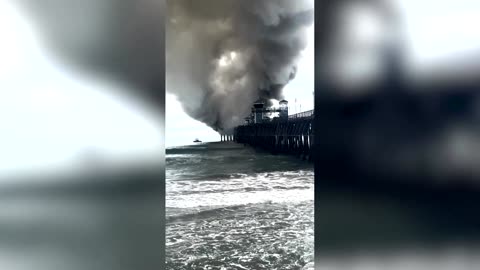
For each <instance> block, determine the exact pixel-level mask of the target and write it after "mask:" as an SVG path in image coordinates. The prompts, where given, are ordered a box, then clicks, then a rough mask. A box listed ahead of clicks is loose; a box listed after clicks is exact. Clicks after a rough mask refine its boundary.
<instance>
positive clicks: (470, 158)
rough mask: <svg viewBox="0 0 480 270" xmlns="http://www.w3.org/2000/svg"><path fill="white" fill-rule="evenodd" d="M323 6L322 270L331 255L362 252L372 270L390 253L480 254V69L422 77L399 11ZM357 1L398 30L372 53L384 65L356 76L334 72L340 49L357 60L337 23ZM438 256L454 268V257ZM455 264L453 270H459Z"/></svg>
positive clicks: (319, 61) (319, 122)
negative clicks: (412, 61)
mask: <svg viewBox="0 0 480 270" xmlns="http://www.w3.org/2000/svg"><path fill="white" fill-rule="evenodd" d="M319 2H321V3H318V4H316V10H317V12H318V13H317V14H316V18H317V22H316V27H315V29H316V31H317V32H316V69H317V75H316V93H315V97H316V99H315V179H316V182H315V185H316V187H315V188H316V214H315V216H316V230H315V234H316V241H315V242H316V243H315V244H316V258H317V259H316V262H317V267H319V268H318V269H320V267H321V265H320V264H321V263H322V259H328V258H330V259H331V258H336V259H337V260H342V259H347V258H354V255H353V254H357V255H360V258H362V256H364V257H363V258H364V259H365V260H367V261H369V262H370V263H371V264H366V265H369V266H366V267H374V266H378V265H381V262H385V261H382V260H381V258H382V257H383V256H386V254H390V255H391V254H393V255H394V256H393V257H391V260H396V259H398V258H399V257H401V256H402V254H403V253H404V252H405V251H407V253H408V252H413V253H415V252H416V251H417V250H424V251H425V250H426V251H428V252H431V254H433V255H432V256H433V257H435V256H437V257H438V254H441V252H440V251H441V250H443V249H448V248H449V247H455V248H456V247H460V248H464V249H466V250H470V251H471V250H475V251H473V252H474V253H473V254H477V255H478V252H476V250H477V249H475V247H476V246H477V244H478V241H479V240H480V229H479V228H480V218H479V217H478V215H476V214H475V212H476V209H480V208H479V207H480V199H479V198H480V197H479V196H478V195H479V194H480V193H479V191H480V190H479V186H478V183H479V182H478V180H480V170H479V169H478V168H480V166H479V165H480V156H479V154H478V153H479V150H480V129H479V120H480V119H479V117H478V116H479V114H478V112H479V111H478V109H479V103H478V101H479V97H480V96H479V91H478V90H479V86H480V80H478V79H476V78H478V75H479V74H480V70H478V69H477V70H467V71H468V72H467V73H468V74H465V73H463V74H462V73H456V74H454V72H450V74H449V76H442V75H440V77H437V76H436V75H438V74H435V71H433V72H430V73H428V72H427V73H426V74H427V75H428V76H426V75H425V76H423V77H421V78H419V77H418V76H413V75H416V74H414V73H415V71H412V70H409V69H410V68H411V66H408V65H407V64H406V62H408V61H407V56H406V54H405V53H404V51H403V45H402V43H401V41H402V38H401V35H400V34H399V33H400V32H401V31H399V32H396V30H398V29H401V27H402V22H401V18H399V17H395V15H394V14H396V13H395V6H394V5H393V1H381V0H375V1H368V0H366V1H363V0H359V1H356V0H352V1H349V0H345V1H319ZM354 5H363V6H364V7H368V8H370V9H374V10H376V11H377V12H379V14H383V15H381V16H380V17H382V18H383V19H385V20H386V21H384V23H385V24H387V25H390V26H391V27H390V28H387V29H389V30H388V38H387V39H386V40H385V41H381V42H379V43H378V44H376V47H375V46H373V47H370V48H368V49H369V50H370V51H369V52H368V54H369V57H374V58H375V59H376V60H378V59H380V61H379V62H376V63H379V67H380V68H378V69H377V71H376V72H374V73H372V74H373V75H372V74H369V76H370V77H368V76H363V77H362V76H360V78H356V80H355V79H352V78H351V77H348V76H347V75H345V74H346V73H345V71H344V70H339V71H335V70H333V68H334V67H335V65H334V64H331V63H332V62H335V61H339V60H336V59H335V57H332V52H335V54H334V55H337V54H340V55H342V54H346V55H347V56H348V54H347V52H348V51H342V50H341V49H339V48H341V47H342V46H340V45H339V44H338V43H336V42H337V40H338V39H340V40H342V39H346V37H341V38H338V36H339V35H341V33H340V32H341V30H339V29H342V27H341V26H339V25H338V17H339V16H342V14H344V9H345V8H346V7H350V6H354ZM432 8H434V7H432ZM426 16H427V15H426ZM451 23H454V22H451ZM396 27H398V28H396ZM397 33H398V35H397ZM395 35H396V36H395ZM355 45H356V46H357V47H361V45H362V44H355ZM432 46H434V44H432ZM338 50H340V52H338ZM365 53H366V54H367V52H365ZM332 58H333V60H332ZM348 59H350V63H351V64H352V65H354V64H355V58H348V57H347V61H346V65H348V63H349V62H348ZM458 63H459V62H458V61H456V62H455V64H458ZM460 64H461V63H460ZM332 74H336V75H332ZM338 74H340V75H338ZM412 74H413V75H412ZM472 74H476V75H477V76H472ZM366 77H368V78H366ZM428 252H427V253H428ZM367 254H368V256H367ZM418 254H423V253H421V252H420V253H418ZM447 254H449V253H448V252H447ZM462 254H463V253H462ZM396 255H398V256H397V257H395V256H396ZM419 256H423V255H419ZM425 256H426V255H425ZM474 257H475V255H474ZM321 258H322V259H321ZM407 258H408V256H407ZM436 259H443V260H444V262H446V263H447V262H450V261H449V257H448V256H447V257H444V258H436ZM360 260H361V259H360ZM408 261H409V260H408V259H406V260H405V262H404V263H405V264H407V263H408ZM353 265H355V264H352V266H351V267H353ZM453 265H455V264H452V267H450V268H448V267H449V266H446V267H447V268H445V269H456V268H455V267H454V266H453ZM383 266H384V267H387V266H385V264H383ZM430 266H431V264H430ZM404 267H406V266H404ZM427 267H428V264H427ZM341 269H346V268H341ZM368 269H369V268H368ZM387 269H390V268H388V267H387ZM411 269H413V268H411Z"/></svg>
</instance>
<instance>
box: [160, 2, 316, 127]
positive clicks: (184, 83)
mask: <svg viewBox="0 0 480 270" xmlns="http://www.w3.org/2000/svg"><path fill="white" fill-rule="evenodd" d="M167 14H168V15H167V16H168V17H167V30H166V61H167V62H166V63H167V91H169V92H171V93H172V94H174V95H175V96H176V97H177V98H178V100H179V101H180V102H181V104H182V106H183V109H184V110H185V112H186V113H187V114H188V115H189V116H191V117H193V118H195V119H197V120H199V121H202V122H204V123H206V124H207V125H209V126H210V127H212V128H213V129H215V130H217V131H221V132H228V131H229V129H231V128H233V127H234V126H235V125H238V124H240V123H242V122H243V118H244V117H246V116H247V115H248V113H249V111H250V106H251V105H252V104H253V102H255V101H256V100H257V99H262V100H264V101H265V102H267V103H268V102H269V101H270V100H271V99H276V100H280V99H282V89H283V87H284V86H285V85H286V84H287V83H288V82H289V81H290V80H292V79H293V78H294V77H295V74H296V72H297V68H296V62H297V59H298V57H299V55H300V52H301V51H302V50H303V49H304V48H305V47H306V41H307V39H306V30H307V27H308V26H310V25H311V24H313V19H314V16H313V15H314V14H313V1H308V0H302V1H288V0H275V1H270V0H262V1H254V0H246V1H234V0H208V1H194V0H175V1H167Z"/></svg>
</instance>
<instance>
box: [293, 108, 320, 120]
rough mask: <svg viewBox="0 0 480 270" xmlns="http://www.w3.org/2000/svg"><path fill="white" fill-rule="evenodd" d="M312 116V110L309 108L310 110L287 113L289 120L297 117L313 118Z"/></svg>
mask: <svg viewBox="0 0 480 270" xmlns="http://www.w3.org/2000/svg"><path fill="white" fill-rule="evenodd" d="M313 116H314V112H313V110H310V111H305V112H301V113H296V114H292V115H289V116H288V119H289V120H291V119H298V118H313Z"/></svg>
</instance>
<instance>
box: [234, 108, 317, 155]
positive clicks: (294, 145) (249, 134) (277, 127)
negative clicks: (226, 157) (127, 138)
mask: <svg viewBox="0 0 480 270" xmlns="http://www.w3.org/2000/svg"><path fill="white" fill-rule="evenodd" d="M313 116H314V111H313V110H311V111H306V112H302V113H298V114H293V115H289V116H288V120H283V121H280V120H277V121H275V120H273V121H270V122H264V123H256V124H246V125H242V126H238V127H236V128H235V130H234V141H236V142H238V143H243V144H248V145H251V146H253V147H258V148H263V149H265V150H268V151H271V152H272V153H274V154H279V153H282V154H291V155H295V156H298V157H300V158H302V159H304V160H312V158H313V157H312V154H313V150H312V148H313V119H314V117H313Z"/></svg>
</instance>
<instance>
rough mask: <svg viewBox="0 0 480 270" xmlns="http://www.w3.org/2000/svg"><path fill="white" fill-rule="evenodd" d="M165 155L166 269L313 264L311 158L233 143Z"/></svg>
mask: <svg viewBox="0 0 480 270" xmlns="http://www.w3.org/2000/svg"><path fill="white" fill-rule="evenodd" d="M166 154H167V155H166V202H165V203H166V219H167V224H166V269H176V270H177V269H178V270H180V269H313V253H314V247H313V246H314V245H313V243H314V233H313V230H314V179H313V164H311V163H308V162H305V161H302V160H299V159H297V158H295V157H291V156H284V155H271V154H270V153H267V152H262V151H260V150H255V149H253V148H251V147H247V146H244V145H241V144H236V143H233V142H223V143H205V144H197V145H193V146H183V147H176V148H169V149H167V150H166Z"/></svg>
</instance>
